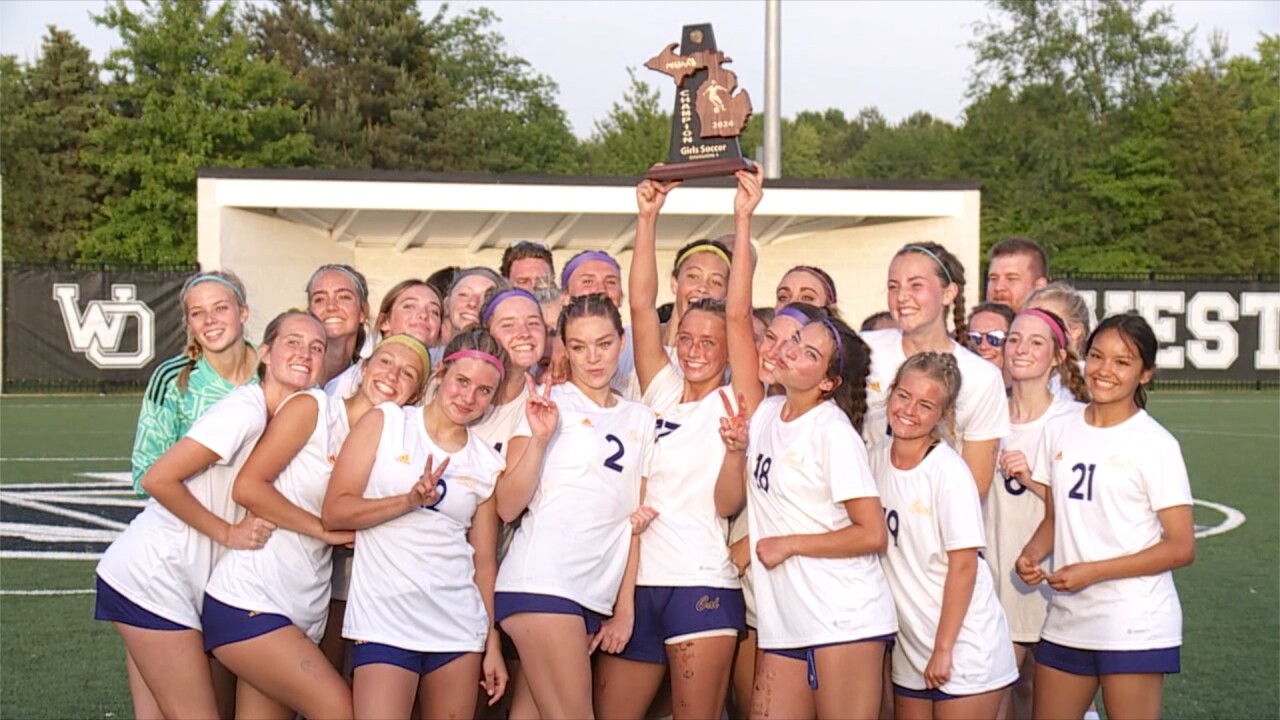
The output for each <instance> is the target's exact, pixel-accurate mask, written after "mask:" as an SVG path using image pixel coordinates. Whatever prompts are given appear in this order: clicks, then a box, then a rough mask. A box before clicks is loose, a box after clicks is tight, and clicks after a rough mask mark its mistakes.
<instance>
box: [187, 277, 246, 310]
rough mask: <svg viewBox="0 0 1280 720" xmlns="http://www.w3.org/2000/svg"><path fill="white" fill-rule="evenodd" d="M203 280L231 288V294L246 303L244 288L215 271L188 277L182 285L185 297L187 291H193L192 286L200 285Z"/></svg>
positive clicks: (241, 302)
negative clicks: (214, 272) (216, 273)
mask: <svg viewBox="0 0 1280 720" xmlns="http://www.w3.org/2000/svg"><path fill="white" fill-rule="evenodd" d="M202 282H215V283H218V284H219V285H222V286H223V287H225V288H227V289H228V290H230V291H231V294H233V295H235V296H236V300H239V301H240V304H241V305H244V304H245V300H244V291H243V290H241V289H240V288H238V287H236V286H235V283H233V282H231V281H230V280H228V279H226V278H224V277H222V276H221V275H214V274H213V273H199V274H196V275H192V276H191V277H190V278H187V281H186V282H185V283H183V285H182V296H183V297H184V298H185V297H186V296H187V293H188V292H190V291H191V288H193V287H195V286H197V285H199V284H200V283H202Z"/></svg>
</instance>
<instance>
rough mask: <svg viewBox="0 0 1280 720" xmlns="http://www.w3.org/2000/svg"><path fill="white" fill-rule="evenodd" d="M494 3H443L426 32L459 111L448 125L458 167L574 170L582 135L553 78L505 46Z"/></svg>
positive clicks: (578, 158) (504, 169)
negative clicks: (456, 8)
mask: <svg viewBox="0 0 1280 720" xmlns="http://www.w3.org/2000/svg"><path fill="white" fill-rule="evenodd" d="M497 23H498V16H497V15H496V14H494V13H493V11H492V10H489V9H488V8H484V7H481V8H475V9H471V10H468V11H467V12H464V13H461V14H457V15H451V14H449V13H448V5H442V6H441V7H440V9H439V11H438V12H437V13H436V14H435V16H434V17H433V18H432V19H431V21H430V22H429V23H428V38H429V41H430V43H431V47H432V48H433V50H434V52H435V56H436V58H437V63H438V64H437V68H438V71H439V73H440V74H441V75H442V76H443V77H444V79H445V80H446V82H447V84H448V86H449V89H450V92H451V97H452V98H453V102H454V110H455V114H454V115H453V116H452V117H451V118H450V122H449V125H448V129H447V130H448V139H447V142H448V143H449V146H450V147H452V148H454V149H455V150H456V151H457V156H456V157H455V158H454V164H455V167H454V168H453V169H456V170H473V171H486V172H527V173H572V172H578V171H580V170H581V165H582V163H581V154H580V150H579V147H578V140H577V138H575V137H574V136H573V133H572V132H570V130H569V122H568V119H567V118H566V117H565V114H564V110H563V109H561V108H560V105H559V104H558V103H557V102H556V97H555V96H556V92H557V90H558V88H557V86H556V84H555V82H553V81H552V80H551V78H549V77H547V76H546V75H542V74H541V73H538V72H535V71H534V70H533V68H532V66H531V65H530V64H529V62H528V61H527V60H525V59H524V58H521V57H519V56H518V55H514V54H512V53H511V52H510V51H509V50H508V49H507V44H506V39H505V38H504V37H503V36H502V34H501V33H500V32H498V31H497V30H496V29H495V28H494V25H496V24H497Z"/></svg>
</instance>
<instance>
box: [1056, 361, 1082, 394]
mask: <svg viewBox="0 0 1280 720" xmlns="http://www.w3.org/2000/svg"><path fill="white" fill-rule="evenodd" d="M1076 364H1077V365H1078V366H1079V367H1080V374H1081V375H1083V374H1084V361H1083V360H1080V361H1079V362H1077V363H1076ZM1049 392H1051V393H1053V396H1054V397H1057V398H1061V399H1063V400H1066V401H1067V402H1075V401H1076V396H1075V393H1073V392H1071V388H1069V387H1067V386H1066V385H1063V384H1062V374H1061V373H1054V374H1052V375H1050V376H1049Z"/></svg>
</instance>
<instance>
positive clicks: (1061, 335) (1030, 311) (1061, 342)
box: [1015, 308, 1068, 349]
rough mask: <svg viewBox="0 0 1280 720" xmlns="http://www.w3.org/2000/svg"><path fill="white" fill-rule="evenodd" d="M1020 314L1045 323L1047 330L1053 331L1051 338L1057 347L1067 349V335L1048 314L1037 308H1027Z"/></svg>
mask: <svg viewBox="0 0 1280 720" xmlns="http://www.w3.org/2000/svg"><path fill="white" fill-rule="evenodd" d="M1022 314H1023V315H1034V316H1035V317H1038V318H1040V319H1041V320H1043V321H1045V323H1047V324H1048V325H1049V329H1050V330H1052V331H1053V337H1054V339H1056V340H1057V341H1058V347H1059V348H1063V349H1065V348H1066V347H1068V346H1067V333H1066V331H1065V330H1063V329H1062V326H1061V325H1059V324H1058V321H1057V320H1054V319H1053V316H1052V315H1050V314H1049V313H1047V312H1045V311H1043V310H1041V309H1039V308H1027V309H1026V310H1023V311H1022ZM1015 319H1017V318H1015Z"/></svg>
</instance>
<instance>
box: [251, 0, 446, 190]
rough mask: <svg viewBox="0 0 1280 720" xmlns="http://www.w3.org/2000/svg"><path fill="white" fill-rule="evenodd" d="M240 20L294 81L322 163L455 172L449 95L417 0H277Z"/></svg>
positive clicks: (262, 50)
mask: <svg viewBox="0 0 1280 720" xmlns="http://www.w3.org/2000/svg"><path fill="white" fill-rule="evenodd" d="M245 27H246V29H247V31H248V32H249V33H250V34H251V36H252V37H253V39H254V44H255V47H256V49H257V52H258V53H259V55H260V56H261V57H262V58H263V59H266V60H268V61H272V62H275V63H278V64H279V65H281V66H282V67H284V68H286V69H287V70H288V71H289V72H290V73H292V74H293V76H294V77H295V78H296V79H297V80H298V84H297V88H296V90H297V92H296V93H295V95H294V96H293V98H292V99H293V102H294V105H295V107H298V108H305V110H306V113H307V115H306V126H307V130H308V132H309V133H310V134H311V136H312V137H313V138H314V139H315V144H316V156H317V161H318V163H319V164H320V165H321V166H323V167H336V168H374V169H383V170H445V169H452V167H451V164H452V158H451V155H450V151H451V148H450V146H449V145H448V143H446V142H445V139H444V137H443V135H444V132H445V130H444V128H445V127H446V125H447V124H448V123H449V122H450V119H451V116H452V108H451V104H452V102H453V100H452V98H451V96H450V90H449V88H448V83H447V82H446V81H445V79H444V78H443V77H441V76H440V75H439V74H438V72H437V69H436V63H435V58H434V57H433V55H432V38H431V37H430V35H429V32H428V28H427V25H426V23H425V22H424V21H423V18H422V16H421V14H420V13H419V12H418V8H417V5H416V3H414V2H413V0H280V2H277V3H275V4H273V5H259V6H251V7H249V8H248V10H247V12H246V15H245Z"/></svg>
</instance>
